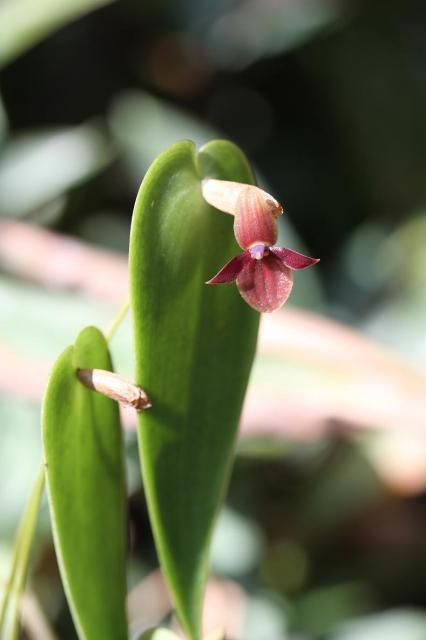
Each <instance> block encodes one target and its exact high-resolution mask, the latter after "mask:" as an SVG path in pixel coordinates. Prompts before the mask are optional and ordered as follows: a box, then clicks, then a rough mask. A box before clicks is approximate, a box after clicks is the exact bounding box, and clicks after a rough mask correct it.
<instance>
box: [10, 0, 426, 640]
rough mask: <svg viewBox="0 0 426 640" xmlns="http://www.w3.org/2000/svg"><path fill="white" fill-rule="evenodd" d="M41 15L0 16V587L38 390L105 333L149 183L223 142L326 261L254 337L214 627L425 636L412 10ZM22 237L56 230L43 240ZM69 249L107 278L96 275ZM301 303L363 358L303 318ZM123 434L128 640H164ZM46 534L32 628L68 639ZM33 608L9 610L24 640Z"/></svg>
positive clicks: (421, 287)
mask: <svg viewBox="0 0 426 640" xmlns="http://www.w3.org/2000/svg"><path fill="white" fill-rule="evenodd" d="M36 4H37V7H36V9H35V10H31V11H30V10H29V8H30V6H31V7H33V2H31V4H30V2H29V0H27V1H26V2H24V0H19V1H18V0H2V1H1V0H0V36H1V37H0V64H2V65H3V67H2V71H1V73H0V93H1V101H0V185H1V188H0V213H1V219H0V272H1V273H0V394H1V395H0V487H1V489H0V513H1V518H0V576H2V577H3V576H6V575H7V568H8V563H9V561H10V549H11V545H12V541H13V532H14V530H15V528H16V524H17V520H18V517H19V514H20V512H21V511H22V508H23V505H24V503H25V500H26V498H27V496H28V494H29V490H30V483H31V481H32V479H33V477H34V473H35V469H36V466H37V462H38V460H39V456H40V436H39V398H40V395H41V391H42V389H43V386H44V384H45V380H46V375H47V372H48V370H49V367H50V366H51V364H52V363H53V361H54V360H55V358H56V357H57V355H58V354H59V353H60V352H61V351H62V350H63V349H64V348H65V347H66V346H67V344H69V343H70V342H72V341H73V339H74V336H75V335H76V333H77V332H78V331H79V329H80V328H81V327H82V326H84V325H87V324H96V325H98V326H100V327H102V328H106V327H107V326H108V324H109V321H110V319H111V317H112V316H113V314H114V311H115V309H116V307H118V305H119V301H120V300H121V299H124V297H125V296H126V290H125V289H126V285H125V276H124V277H121V276H119V274H122V273H123V268H124V269H125V267H123V266H122V265H124V260H125V253H126V251H127V238H128V231H129V225H130V211H131V208H132V205H133V202H134V198H135V195H136V190H137V187H138V185H139V183H140V180H141V178H142V177H143V174H144V172H145V170H146V168H147V167H148V165H149V164H150V163H151V161H152V160H153V159H154V157H155V156H156V155H157V154H158V153H159V152H160V151H161V150H162V149H164V148H165V147H167V146H168V145H169V144H170V143H172V142H174V141H175V140H177V139H182V138H189V139H193V140H195V142H196V144H197V145H200V144H202V143H204V142H205V141H206V140H208V139H210V138H212V137H220V136H223V137H227V138H230V139H231V140H233V141H235V142H236V143H237V144H239V145H240V146H241V147H242V148H243V149H244V150H245V152H246V153H247V154H248V156H249V157H250V159H251V160H252V161H253V162H254V164H255V166H256V171H257V175H258V177H259V178H260V181H261V182H262V183H263V184H264V185H265V186H267V190H268V191H269V192H270V193H272V194H273V195H274V196H276V197H277V198H278V199H280V200H281V201H282V202H283V204H284V206H285V210H286V214H287V215H286V216H284V217H283V221H282V227H281V230H280V232H281V236H282V237H281V238H280V242H281V243H282V244H284V245H286V246H287V245H289V246H292V247H294V248H296V249H300V250H301V251H304V250H305V251H306V252H308V253H309V254H310V255H315V256H319V257H320V258H321V263H320V265H319V266H318V268H317V269H316V270H315V272H314V271H313V270H312V271H311V272H307V273H300V274H296V282H295V287H294V293H293V294H292V296H291V298H290V301H289V303H288V305H287V306H286V307H285V308H284V309H283V311H282V312H281V313H282V315H280V313H278V314H277V315H276V316H274V318H273V319H270V318H268V319H266V322H265V323H264V333H263V334H261V342H260V347H261V350H260V353H259V355H258V357H257V360H256V364H255V368H254V371H253V376H252V384H251V389H250V393H249V397H248V404H247V406H246V409H245V414H244V417H243V425H244V436H243V437H242V438H241V440H240V442H239V446H238V453H239V455H238V458H237V463H236V466H235V470H234V472H233V475H232V481H231V487H230V491H229V495H228V497H227V506H226V508H225V510H224V512H223V514H222V516H221V517H220V518H219V520H218V526H217V531H216V534H215V539H214V546H213V555H212V569H213V572H214V574H215V576H216V579H215V581H213V582H212V584H211V585H210V586H209V590H208V596H207V603H208V604H207V613H206V617H207V619H208V623H207V627H208V630H209V631H214V630H217V628H218V627H220V626H221V624H222V625H223V624H225V622H224V621H226V627H227V629H228V635H229V636H230V637H232V638H236V639H241V640H247V639H248V640H250V639H251V638H253V640H301V639H303V640H323V639H327V640H328V639H329V638H330V639H331V640H361V639H362V640H364V639H367V638H368V639H369V640H370V639H371V640H420V638H423V637H424V636H425V634H426V631H425V622H424V620H425V611H426V601H425V596H424V594H425V593H426V571H424V570H423V567H424V566H426V547H425V544H424V540H425V533H426V519H425V515H424V514H425V499H424V491H425V488H426V455H425V454H424V451H426V442H425V429H426V415H424V414H425V401H424V398H425V381H424V375H425V372H426V366H425V356H426V342H425V330H424V317H425V308H426V287H425V282H426V275H425V274H426V265H425V255H426V254H425V251H424V238H425V233H426V228H425V224H426V223H425V220H426V217H425V210H426V190H425V185H426V181H425V178H424V177H425V175H426V124H425V123H426V120H425V118H424V113H425V111H426V76H425V73H424V69H425V68H426V50H425V46H424V43H425V42H426V12H425V8H424V6H423V4H422V3H421V2H407V3H401V2H398V1H397V0H391V1H385V0H379V1H378V2H374V3H373V2H370V3H368V2H363V1H361V0H360V1H357V0H321V1H319V2H318V1H315V0H303V1H300V0H291V1H287V2H281V3H276V2H272V1H269V0H243V1H242V2H234V1H233V0H232V1H231V0H221V1H220V2H215V3H207V2H199V1H198V0H182V1H180V2H174V3H166V2H154V1H151V2H143V3H142V2H134V1H132V0H121V1H120V2H115V3H111V4H107V3H104V2H96V3H95V2H94V1H93V2H84V3H83V1H82V0H81V1H79V2H71V1H69V2H68V1H65V0H64V1H63V2H57V3H53V2H49V3H47V2H41V0H40V2H37V3H36ZM101 4H105V5H106V6H104V7H101V8H100V9H99V10H98V11H93V12H90V13H88V15H83V14H84V13H87V12H88V11H89V9H94V8H95V6H96V5H98V6H99V7H100V5H101ZM53 5H55V6H53ZM7 16H9V18H8V19H7V20H6V17H7ZM78 16H81V17H80V18H79V19H77V18H78ZM12 17H13V20H12ZM70 18H73V21H71V22H69V23H68V24H66V23H67V22H68V21H69V19H70ZM48 33H49V34H50V35H49V37H47V38H46V37H45V36H46V35H47V34H48ZM18 54H19V55H18ZM6 62H7V64H6ZM16 220H19V221H20V225H17V226H16V227H15V226H13V228H12V226H11V225H12V223H13V222H14V221H16ZM21 225H23V226H21ZM33 225H42V226H44V227H45V228H50V229H51V230H52V232H54V234H56V233H61V234H64V237H63V238H58V236H56V235H53V236H52V237H51V242H50V241H49V242H48V241H46V243H45V244H44V243H43V242H41V240H40V237H39V236H36V234H35V231H36V230H38V229H36V228H35V227H34V226H33ZM33 232H34V233H33ZM289 236H291V237H289ZM293 236H294V237H293ZM70 237H72V238H73V241H71V240H70V239H69V238H70ZM57 240H58V241H59V240H61V242H59V244H56V241H57ZM74 241H75V242H74ZM84 242H89V243H92V244H94V245H96V246H97V247H98V249H111V250H113V251H117V252H120V255H121V257H122V258H123V263H120V265H121V266H119V267H118V266H117V268H116V263H115V255H114V254H109V253H102V254H101V253H96V256H97V257H96V260H95V254H94V255H92V256H91V257H90V256H89V255H88V252H87V247H86V246H85V245H84V244H82V243H84ZM55 247H59V248H58V249H55ZM45 256H48V260H47V262H44V261H43V258H44V257H45ZM89 258H90V259H89ZM111 265H114V266H113V267H112V266H111ZM114 274H115V275H114ZM105 280H107V282H105ZM295 307H297V308H295ZM308 310H315V311H319V312H320V313H321V314H323V315H324V316H328V317H329V318H334V319H338V320H340V321H342V322H344V323H346V324H347V325H349V326H350V327H351V328H352V329H353V330H354V331H355V332H356V331H357V330H358V331H361V332H363V333H364V334H365V335H367V336H369V337H370V338H371V339H372V340H374V344H372V343H368V342H359V341H358V338H359V337H360V336H359V335H358V334H356V333H351V331H350V330H349V329H346V330H345V332H344V333H343V334H342V333H341V332H340V328H339V325H337V324H327V325H324V324H323V322H324V321H323V319H321V318H319V316H315V315H309V314H307V313H302V315H299V312H301V311H305V312H306V311H308ZM277 318H278V319H282V324H281V323H280V322H278V321H277V322H276V323H274V321H273V320H274V319H277ZM355 337H356V339H355ZM383 346H388V347H390V348H391V349H393V350H394V351H393V352H386V351H383V350H382V347H383ZM130 349H131V337H130V321H129V320H127V321H126V323H125V324H124V325H123V327H122V328H121V329H120V331H119V332H118V333H117V334H116V336H115V337H114V339H113V341H112V344H111V351H112V355H113V359H114V364H115V367H116V369H117V370H118V371H121V372H123V373H125V374H127V375H129V376H132V362H131V358H130V357H129V355H130ZM377 350H378V351H377ZM124 422H125V425H126V429H127V431H126V459H127V467H128V475H129V529H130V536H129V539H130V544H129V564H128V576H129V588H130V589H131V595H130V596H129V603H130V604H129V606H130V605H131V607H130V610H131V616H130V622H131V629H132V633H134V636H135V637H137V636H140V635H141V634H142V633H143V631H144V630H147V629H148V628H152V627H153V626H155V625H157V624H159V623H160V622H161V621H162V622H163V623H164V624H166V625H169V626H171V627H172V628H174V626H173V625H174V622H173V620H170V618H169V617H168V615H169V604H168V601H167V597H166V596H165V595H164V589H163V588H162V587H161V581H159V577H158V574H156V573H155V569H156V567H157V561H156V558H155V553H154V549H153V543H152V537H151V534H150V529H149V525H148V521H147V514H146V508H145V503H144V498H143V489H142V487H141V481H140V475H139V472H138V467H137V454H136V438H135V435H134V431H133V429H134V426H132V425H134V420H133V419H132V417H131V416H130V417H129V416H128V415H127V416H125V420H124ZM390 429H391V430H392V431H390ZM249 436H252V437H249ZM43 515H44V517H43V518H42V519H41V525H40V527H39V535H38V538H37V544H36V546H35V550H34V558H33V560H34V562H33V578H32V581H31V584H30V591H29V595H30V596H34V598H35V601H36V607H35V609H31V607H30V611H34V610H35V611H38V610H41V611H43V612H44V614H45V616H44V617H45V618H47V620H48V623H49V625H50V626H51V627H52V629H53V630H54V632H55V634H56V636H57V637H60V638H61V640H62V639H63V640H71V639H73V640H74V639H75V637H76V635H75V631H74V628H73V626H72V623H71V619H70V616H69V612H68V610H67V607H66V603H65V599H64V596H63V592H62V589H61V586H60V582H59V577H58V571H57V568H56V564H55V560H54V558H53V554H52V544H51V538H50V535H49V532H48V526H47V519H46V513H45V510H44V512H43ZM0 589H1V585H0ZM37 607H38V608H37ZM212 611H215V612H216V617H215V616H213V614H212ZM230 611H232V612H233V615H232V616H231V615H228V614H229V612H230ZM34 615H35V614H34V613H31V612H30V613H29V614H28V609H26V608H25V606H24V609H23V620H24V627H25V630H24V634H25V633H26V634H27V636H28V637H30V634H31V630H32V628H33V627H32V625H33V626H34ZM209 615H210V617H209ZM36 618H37V615H36Z"/></svg>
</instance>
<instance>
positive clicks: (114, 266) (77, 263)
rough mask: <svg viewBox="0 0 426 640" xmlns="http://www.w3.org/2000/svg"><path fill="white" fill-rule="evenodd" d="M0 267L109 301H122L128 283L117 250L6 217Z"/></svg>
mask: <svg viewBox="0 0 426 640" xmlns="http://www.w3.org/2000/svg"><path fill="white" fill-rule="evenodd" d="M0 268H1V269H3V270H4V271H6V272H8V273H11V274H13V275H15V276H19V277H20V278H22V279H23V280H27V281H28V280H29V281H31V282H34V283H37V284H40V285H41V286H43V287H47V288H51V287H57V288H60V289H73V290H78V291H81V292H82V293H84V294H86V295H88V296H92V297H94V298H100V299H102V300H107V301H109V302H113V303H121V302H122V301H123V296H124V295H125V292H126V291H127V286H128V285H127V263H126V260H125V259H124V258H123V257H122V256H120V255H119V254H114V253H112V252H109V251H102V250H100V249H94V248H92V247H90V246H89V245H86V244H84V243H82V242H79V241H77V240H73V239H71V238H68V237H67V236H63V235H60V234H57V233H53V232H52V231H47V230H46V229H41V228H39V227H35V226H34V227H32V226H30V225H26V224H22V223H15V222H9V221H0ZM111 283H114V287H112V286H111Z"/></svg>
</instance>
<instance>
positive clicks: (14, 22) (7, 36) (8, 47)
mask: <svg viewBox="0 0 426 640" xmlns="http://www.w3.org/2000/svg"><path fill="white" fill-rule="evenodd" d="M110 2H112V0H60V1H59V2H58V0H13V1H12V2H10V1H6V2H3V3H1V4H0V68H1V67H2V66H4V65H5V64H7V63H8V62H11V61H12V60H13V59H14V58H16V57H17V56H19V55H21V54H22V53H23V52H24V51H26V50H27V49H29V48H30V47H32V46H34V45H35V44H37V43H38V42H40V41H41V40H43V38H45V37H46V36H48V35H49V34H50V33H51V32H52V31H55V30H56V29H59V28H60V27H62V26H64V25H66V24H67V23H68V22H71V21H72V20H76V19H77V18H79V17H80V16H82V15H84V14H86V13H88V12H89V11H92V10H93V9H96V8H97V7H101V6H103V5H105V4H108V3H110Z"/></svg>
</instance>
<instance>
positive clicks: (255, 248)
mask: <svg viewBox="0 0 426 640" xmlns="http://www.w3.org/2000/svg"><path fill="white" fill-rule="evenodd" d="M249 252H250V256H251V257H252V258H253V259H254V260H262V258H264V257H265V256H267V255H268V254H269V246H268V245H267V244H264V243H260V242H257V243H256V244H253V245H252V246H251V247H249Z"/></svg>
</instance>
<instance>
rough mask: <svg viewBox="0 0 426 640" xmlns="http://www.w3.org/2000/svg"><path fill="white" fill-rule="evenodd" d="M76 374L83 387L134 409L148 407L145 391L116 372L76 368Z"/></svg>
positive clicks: (138, 409)
mask: <svg viewBox="0 0 426 640" xmlns="http://www.w3.org/2000/svg"><path fill="white" fill-rule="evenodd" d="M77 376H78V378H79V380H80V381H81V382H82V383H83V384H84V386H85V387H88V388H89V389H93V390H94V391H97V392H98V393H102V394H103V395H104V396H107V397H108V398H111V399H112V400H115V401H116V402H119V403H120V404H122V405H124V406H126V407H133V409H136V411H143V410H144V409H149V407H150V406H151V402H150V400H149V398H148V396H147V395H146V393H145V391H144V390H143V389H141V387H138V385H136V384H134V383H133V382H130V381H129V380H126V378H123V377H122V376H120V375H118V374H117V373H112V371H104V370H103V369H77Z"/></svg>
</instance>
